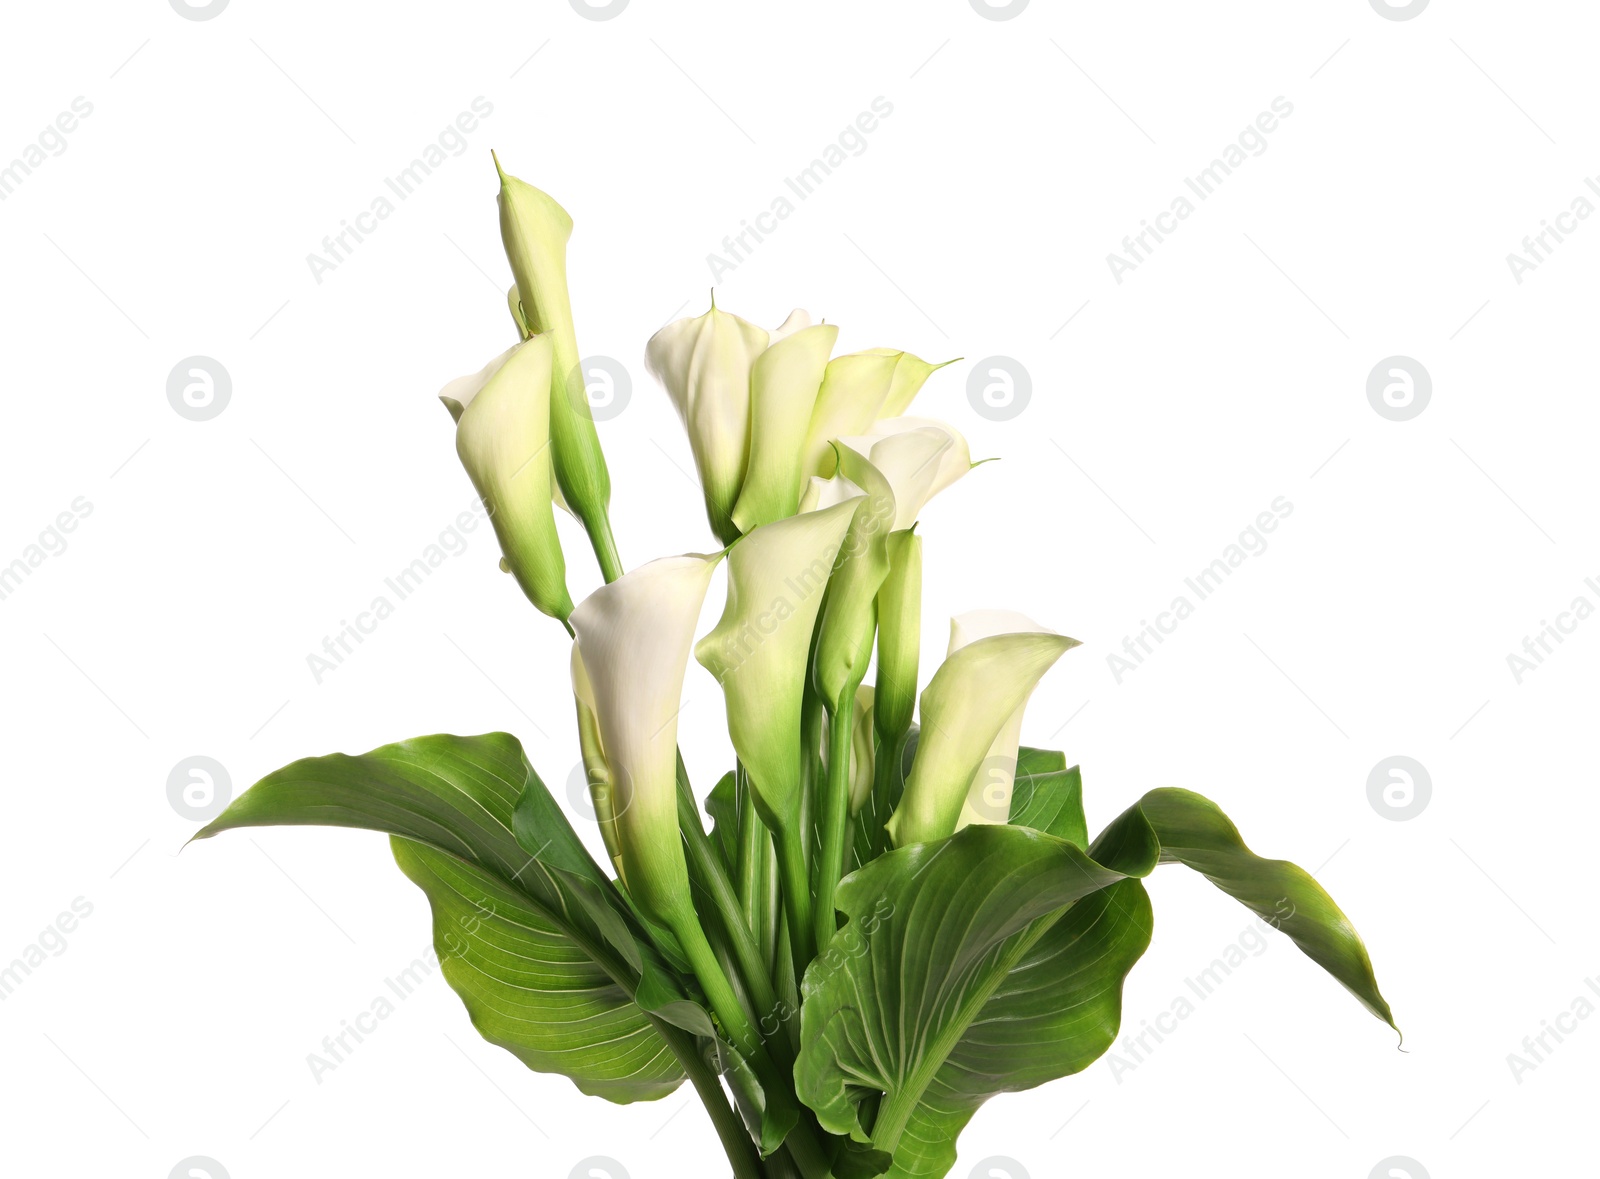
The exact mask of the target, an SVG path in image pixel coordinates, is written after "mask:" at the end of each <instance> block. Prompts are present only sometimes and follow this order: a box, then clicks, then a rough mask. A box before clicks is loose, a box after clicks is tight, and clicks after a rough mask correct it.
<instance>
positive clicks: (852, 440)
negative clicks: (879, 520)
mask: <svg viewBox="0 0 1600 1179" xmlns="http://www.w3.org/2000/svg"><path fill="white" fill-rule="evenodd" d="M839 442H841V443H842V444H843V445H845V446H848V447H849V448H850V449H851V450H853V451H855V452H856V453H857V454H860V455H862V456H864V457H865V458H866V459H867V461H869V462H870V463H871V464H872V465H873V466H874V467H876V468H877V469H878V470H879V471H881V472H882V473H883V477H884V478H885V479H887V480H888V481H889V486H890V487H891V488H893V489H894V504H895V508H894V523H893V524H892V525H891V526H890V529H889V531H891V532H901V531H904V530H905V529H907V528H910V527H911V526H912V525H913V524H915V523H916V522H917V517H918V516H920V515H921V514H922V509H923V508H924V507H925V506H926V505H927V503H928V501H929V500H931V499H932V498H933V497H934V496H936V495H938V494H939V493H940V492H941V491H943V490H944V489H945V488H946V487H949V486H950V485H951V484H952V483H954V482H955V481H956V480H957V479H959V478H961V476H963V475H965V474H966V473H967V472H968V471H970V470H971V469H972V452H971V450H970V449H969V448H968V446H967V440H966V439H965V438H963V437H962V436H961V435H960V434H959V433H957V431H956V430H955V428H954V427H952V426H948V425H946V424H945V423H944V422H940V421H935V420H934V419H933V418H912V417H899V418H885V419H884V420H883V421H881V422H878V423H876V424H875V425H873V427H872V428H871V429H870V430H868V431H867V432H866V433H865V434H861V435H853V436H845V437H841V438H840V439H839Z"/></svg>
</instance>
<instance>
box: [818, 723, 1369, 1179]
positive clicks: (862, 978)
mask: <svg viewBox="0 0 1600 1179" xmlns="http://www.w3.org/2000/svg"><path fill="white" fill-rule="evenodd" d="M1063 764H1064V759H1061V758H1060V756H1059V755H1056V754H1049V753H1044V752H1041V751H1029V753H1028V755H1027V766H1026V770H1027V772H1028V773H1029V774H1030V776H1032V777H1033V778H1035V779H1036V780H1037V781H1036V785H1037V787H1038V789H1036V790H1035V791H1034V792H1033V793H1032V795H1031V796H1030V797H1028V798H1024V799H1022V800H1021V802H1020V805H1019V806H1018V807H1017V808H1016V809H1015V811H1014V815H1013V820H1012V824H1011V825H1007V826H1003V827H1002V826H992V825H981V824H980V825H973V826H970V827H967V828H966V829H964V830H962V831H960V832H958V833H957V834H956V835H954V836H952V837H950V838H948V839H944V840H939V841H936V842H933V843H926V844H915V845H912V846H909V847H906V848H902V849H899V850H898V851H894V852H891V853H889V854H888V855H885V856H883V857H881V858H879V859H877V860H874V861H872V862H871V863H869V864H867V865H866V866H865V867H863V868H861V869H859V870H858V871H857V872H855V873H854V874H853V875H852V876H850V877H849V878H848V879H847V880H846V881H844V882H843V883H842V884H841V885H840V890H839V895H838V907H839V908H840V910H841V911H842V912H843V913H844V914H845V916H846V918H847V923H846V925H845V927H844V929H843V930H841V931H840V934H839V937H838V940H837V942H836V946H835V948H834V950H833V951H831V952H830V953H829V954H828V955H826V956H824V957H823V958H821V959H819V960H818V961H817V962H816V963H814V964H813V966H812V967H811V969H810V971H808V972H807V975H806V982H805V986H806V994H807V998H806V1003H805V1006H804V1007H803V1009H802V1042H803V1047H802V1049H801V1054H800V1060H799V1063H798V1064H797V1066H796V1080H797V1084H798V1087H799V1092H800V1096H801V1097H802V1099H803V1100H805V1101H806V1102H807V1104H809V1105H810V1106H811V1107H812V1108H813V1109H815V1110H816V1111H817V1114H818V1118H819V1120H820V1121H821V1123H822V1125H823V1127H824V1128H825V1129H828V1130H831V1131H833V1132H835V1133H839V1134H848V1135H850V1136H851V1137H852V1138H853V1139H855V1140H856V1141H870V1142H871V1143H872V1145H873V1146H875V1147H880V1148H884V1149H888V1150H891V1151H892V1152H893V1155H894V1165H893V1167H892V1168H891V1169H890V1171H889V1172H888V1174H889V1176H890V1177H891V1179H913V1177H915V1179H923V1177H928V1176H938V1175H943V1174H945V1173H946V1171H947V1170H948V1168H949V1167H950V1165H951V1164H952V1163H953V1161H954V1159H955V1140H956V1136H957V1135H958V1134H959V1133H960V1131H961V1130H962V1128H963V1127H964V1126H965V1125H966V1123H967V1122H968V1120H969V1119H970V1118H971V1116H972V1114H973V1112H974V1111H976V1109H977V1108H978V1107H979V1106H980V1105H981V1104H982V1103H983V1101H985V1100H987V1099H988V1098H989V1097H990V1096H993V1095H994V1094H996V1093H999V1092H1004V1091H1009V1090H1016V1089H1026V1088H1030V1087H1032V1086H1035V1085H1039V1084H1043V1083H1044V1082H1046V1081H1048V1080H1051V1079H1053V1078H1056V1077H1061V1076H1066V1075H1068V1074H1070V1073H1074V1072H1077V1071H1080V1070H1081V1069H1083V1068H1084V1067H1086V1066H1087V1065H1088V1064H1089V1063H1090V1062H1091V1061H1093V1060H1094V1059H1096V1058H1097V1057H1098V1056H1099V1055H1100V1054H1101V1053H1103V1052H1104V1051H1105V1049H1106V1048H1107V1047H1109V1046H1110V1044H1111V1043H1112V1041H1113V1040H1114V1038H1115V1036H1116V1031H1117V1025H1118V1020H1119V1018H1120V1003H1121V987H1122V981H1123V978H1124V977H1125V976H1126V974H1127V972H1128V970H1129V969H1130V968H1131V967H1132V965H1133V963H1134V962H1135V961H1136V960H1137V959H1138V957H1139V956H1140V954H1142V953H1143V951H1144V949H1145V947H1146V945H1148V942H1149V937H1150V927H1151V921H1150V911H1149V901H1148V898H1147V896H1146V895H1145V892H1144V889H1143V886H1142V885H1141V884H1139V883H1138V881H1137V879H1133V878H1137V877H1142V876H1145V875H1147V874H1148V873H1149V872H1150V871H1152V870H1153V869H1154V867H1155V866H1156V864H1157V863H1158V862H1166V863H1183V864H1187V865H1189V866H1191V867H1194V868H1196V869H1197V870H1199V871H1201V872H1202V873H1204V874H1205V875H1206V876H1208V877H1209V878H1210V879H1211V880H1212V881H1213V882H1214V883H1216V884H1217V885H1218V886H1219V887H1220V888H1222V889H1223V890H1224V891H1225V892H1228V893H1229V894H1230V895H1232V896H1234V897H1236V898H1238V899H1239V900H1241V901H1243V902H1244V903H1245V904H1246V905H1247V906H1249V907H1250V908H1251V909H1253V910H1254V911H1255V912H1257V913H1258V914H1260V915H1261V916H1262V917H1263V918H1265V919H1266V920H1268V921H1269V922H1271V923H1272V924H1274V925H1276V926H1277V927H1278V928H1279V929H1282V930H1283V931H1284V932H1285V933H1287V934H1289V936H1290V937H1291V938H1293V939H1294V940H1295V942H1296V943H1297V944H1298V945H1300V947H1301V948H1302V949H1303V950H1305V951H1306V953H1307V954H1309V955H1310V956H1311V957H1312V958H1313V959H1314V960H1316V961H1317V962H1318V963H1320V964H1321V965H1322V966H1323V967H1324V968H1325V969H1327V970H1328V971H1329V972H1330V973H1332V974H1333V975H1334V976H1335V977H1336V978H1338V979H1339V981H1341V982H1343V983H1344V984H1345V985H1346V986H1347V987H1349V988H1350V989H1351V990H1352V991H1354V992H1355V994H1356V995H1357V997H1358V998H1360V999H1361V1000H1362V1001H1363V1002H1364V1003H1366V1005H1367V1006H1368V1007H1369V1008H1370V1009H1371V1010H1373V1011H1374V1012H1375V1013H1376V1014H1377V1015H1379V1016H1380V1018H1382V1019H1384V1020H1385V1022H1390V1014H1389V1007H1388V1004H1387V1003H1386V1002H1384V1000H1383V998H1382V996H1381V995H1380V994H1379V993H1378V988H1377V983H1376V981H1375V980H1374V979H1373V977H1372V968H1371V963H1370V961H1369V960H1368V958H1367V955H1366V950H1365V948H1364V947H1363V946H1362V945H1361V942H1360V939H1359V937H1357V935H1356V934H1355V931H1354V930H1353V929H1352V928H1351V927H1350V924H1349V922H1348V920H1347V919H1346V918H1345V916H1344V914H1343V913H1341V912H1340V911H1339V909H1338V907H1337V906H1336V905H1334V903H1333V901H1332V900H1331V899H1330V898H1329V897H1328V895H1327V893H1326V892H1324V891H1323V890H1322V888H1321V887H1320V886H1319V885H1317V883H1316V882H1315V881H1314V880H1312V878H1311V877H1310V876H1309V874H1307V873H1305V872H1304V871H1302V870H1301V869H1299V868H1297V867H1295V866H1294V865H1292V864H1287V863H1285V862H1283V861H1275V860H1263V859H1261V858H1259V857H1257V856H1255V855H1254V854H1253V853H1252V852H1250V850H1249V849H1248V848H1247V847H1245V845H1244V843H1243V842H1242V841H1241V840H1240V839H1239V835H1238V832H1237V831H1236V830H1235V829H1234V827H1233V824H1232V823H1231V822H1229V821H1228V820H1227V818H1226V816H1224V815H1223V814H1222V812H1221V811H1220V810H1219V809H1218V808H1217V807H1216V806H1215V804H1213V803H1211V802H1209V801H1207V800H1206V799H1204V798H1201V797H1200V796H1199V795H1195V794H1191V793H1189V792H1187V791H1181V790H1158V791H1155V792H1153V793H1151V794H1150V795H1147V796H1146V798H1145V799H1144V800H1143V801H1142V802H1141V803H1140V804H1139V805H1138V806H1136V807H1134V808H1133V809H1132V810H1130V811H1129V812H1127V813H1126V814H1124V815H1123V816H1122V817H1121V818H1120V819H1118V820H1117V821H1116V822H1115V823H1113V824H1112V825H1111V826H1110V827H1109V828H1108V829H1107V830H1106V831H1105V832H1103V833H1102V834H1101V836H1100V837H1099V839H1097V840H1096V841H1095V843H1094V844H1093V845H1092V847H1091V848H1090V850H1089V852H1088V853H1087V854H1086V853H1085V852H1083V851H1082V850H1081V847H1082V818H1081V815H1082V811H1081V806H1080V796H1081V783H1080V780H1079V778H1078V775H1077V773H1076V772H1075V771H1068V770H1066V769H1064V768H1062V766H1063ZM1019 820H1020V823H1019ZM1035 825H1039V826H1042V827H1046V828H1052V829H1053V830H1054V831H1055V832H1056V833H1054V834H1052V833H1051V832H1049V831H1044V830H1038V829H1034V826H1035ZM1391 1026H1392V1023H1391Z"/></svg>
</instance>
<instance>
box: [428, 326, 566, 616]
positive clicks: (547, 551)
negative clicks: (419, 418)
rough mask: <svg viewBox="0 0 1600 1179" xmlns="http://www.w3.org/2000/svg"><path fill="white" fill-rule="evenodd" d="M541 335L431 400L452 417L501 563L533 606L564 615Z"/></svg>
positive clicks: (546, 361)
mask: <svg viewBox="0 0 1600 1179" xmlns="http://www.w3.org/2000/svg"><path fill="white" fill-rule="evenodd" d="M550 357H551V345H550V338H549V337H548V336H534V337H533V338H532V339H529V340H525V341H524V342H523V343H521V344H518V345H516V346H515V347H512V348H509V349H507V350H506V351H505V352H502V353H501V354H500V355H499V356H497V357H495V358H494V359H493V360H491V361H490V362H489V363H488V364H487V365H485V366H484V367H483V368H482V369H481V370H480V371H479V372H477V373H474V374H473V375H472V376H468V377H461V378H459V379H457V380H454V381H451V382H450V383H449V384H448V385H446V386H445V387H444V389H443V390H441V391H440V393H439V399H440V400H441V401H443V402H444V404H445V407H446V408H447V409H449V410H450V413H451V416H452V417H454V418H455V419H456V454H457V455H459V456H460V458H461V465H462V466H464V467H466V469H467V475H468V476H469V477H470V478H471V479H472V485H473V487H474V488H475V489H476V490H477V492H478V495H479V496H480V497H481V498H482V499H483V502H484V505H485V506H486V507H487V508H488V509H489V518H490V519H491V520H492V521H493V522H494V531H495V536H496V537H498V538H499V540H500V551H501V552H502V553H504V554H505V567H506V568H507V569H509V570H510V572H511V573H512V574H513V575H515V577H516V579H517V584H518V585H520V586H521V587H522V592H523V593H525V594H527V595H528V600H529V601H531V602H532V603H533V604H534V605H535V606H537V607H538V608H539V609H540V610H542V611H544V612H545V613H546V614H549V615H551V616H552V617H555V618H559V619H562V620H565V619H566V617H567V615H569V614H571V613H572V599H571V598H570V597H568V595H567V566H566V560H565V558H564V557H563V556H562V553H561V541H560V539H559V538H558V537H557V535H556V524H555V515H554V513H553V512H552V510H551V506H550V502H551V501H550V485H551V478H550V471H551V459H550Z"/></svg>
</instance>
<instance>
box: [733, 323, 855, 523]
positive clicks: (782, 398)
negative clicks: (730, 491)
mask: <svg viewBox="0 0 1600 1179" xmlns="http://www.w3.org/2000/svg"><path fill="white" fill-rule="evenodd" d="M810 318H811V317H810V316H808V315H806V313H805V312H803V311H795V312H794V313H793V314H792V315H790V316H789V318H788V320H787V321H785V323H784V325H783V327H781V328H779V329H778V331H777V332H775V333H773V336H772V342H771V344H770V345H769V346H768V348H767V350H766V351H765V352H763V353H761V355H760V356H758V357H756V359H755V363H754V365H753V366H752V367H751V372H750V447H749V451H750V461H749V464H748V467H747V469H746V474H745V479H744V483H743V485H742V486H741V487H740V489H739V502H738V503H737V504H736V505H735V506H734V509H733V522H734V524H735V525H736V526H737V527H738V528H739V530H740V531H741V532H749V531H750V530H751V529H752V528H756V527H759V526H760V525H762V524H770V523H772V522H773V521H774V520H781V519H783V518H784V517H786V516H792V515H794V514H795V511H796V510H797V509H798V507H799V505H800V485H801V482H802V479H803V476H804V474H805V471H804V458H805V455H804V452H803V450H802V448H801V440H802V439H804V438H805V434H806V430H807V429H809V428H810V424H811V414H812V411H813V409H814V408H815V406H816V401H817V391H818V390H819V389H820V388H821V387H822V374H823V372H824V371H825V370H826V368H827V366H828V354H829V353H830V352H832V351H833V345H834V341H835V340H837V339H838V338H839V329H838V328H837V327H835V326H834V325H832V324H826V323H819V324H812V323H811V322H810Z"/></svg>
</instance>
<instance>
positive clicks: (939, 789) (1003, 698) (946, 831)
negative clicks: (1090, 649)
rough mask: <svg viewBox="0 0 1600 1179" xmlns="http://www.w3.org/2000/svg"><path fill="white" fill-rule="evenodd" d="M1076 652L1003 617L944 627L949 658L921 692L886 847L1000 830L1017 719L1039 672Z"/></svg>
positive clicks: (1068, 643)
mask: <svg viewBox="0 0 1600 1179" xmlns="http://www.w3.org/2000/svg"><path fill="white" fill-rule="evenodd" d="M1077 645H1078V640H1076V639H1069V638H1067V637H1066V636H1065V635H1059V634H1056V633H1055V632H1053V631H1050V630H1046V629H1045V628H1044V627H1041V626H1039V625H1038V624H1037V623H1035V622H1033V621H1031V620H1029V619H1028V618H1025V617H1024V616H1022V615H1020V614H1012V613H1009V612H1006V611H977V612H974V613H972V614H964V615H961V616H959V617H957V618H955V619H953V620H952V621H951V626H950V650H949V654H948V655H947V656H946V657H945V661H944V663H943V664H942V665H941V666H940V668H939V670H938V671H937V672H935V673H934V676H933V679H932V680H931V681H929V683H928V687H927V690H926V691H925V692H923V693H922V731H921V732H922V735H921V739H920V740H919V741H918V744H917V756H916V760H915V761H914V762H913V763H912V766H911V773H910V774H909V775H908V776H907V778H906V786H905V793H904V794H903V795H902V796H901V799H900V806H899V808H898V809H897V810H896V811H895V813H894V814H893V815H892V816H891V817H890V819H889V822H888V824H887V828H888V831H889V834H890V836H891V837H892V838H893V839H894V842H895V846H897V847H905V846H906V845H907V844H912V843H926V842H928V841H930V840H934V839H943V838H944V837H945V836H947V835H953V834H954V833H955V832H956V831H957V830H958V829H960V828H961V827H963V826H965V825H967V824H968V823H972V822H989V823H1004V822H1005V821H1006V819H1007V818H1008V817H1009V815H1010V809H1011V786H1012V783H1013V782H1014V780H1015V774H1016V763H1017V745H1018V741H1019V739H1020V733H1021V726H1022V711H1023V709H1024V708H1025V707H1026V705H1027V703H1028V697H1029V696H1031V695H1032V694H1033V690H1034V688H1035V687H1036V686H1037V685H1038V683H1039V680H1040V679H1041V678H1042V677H1043V676H1044V673H1045V672H1046V671H1048V670H1049V669H1050V668H1051V666H1052V665H1054V663H1055V661H1056V660H1057V659H1059V658H1060V657H1061V656H1062V654H1063V653H1065V652H1066V651H1068V650H1070V649H1071V648H1073V647H1076V646H1077Z"/></svg>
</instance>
